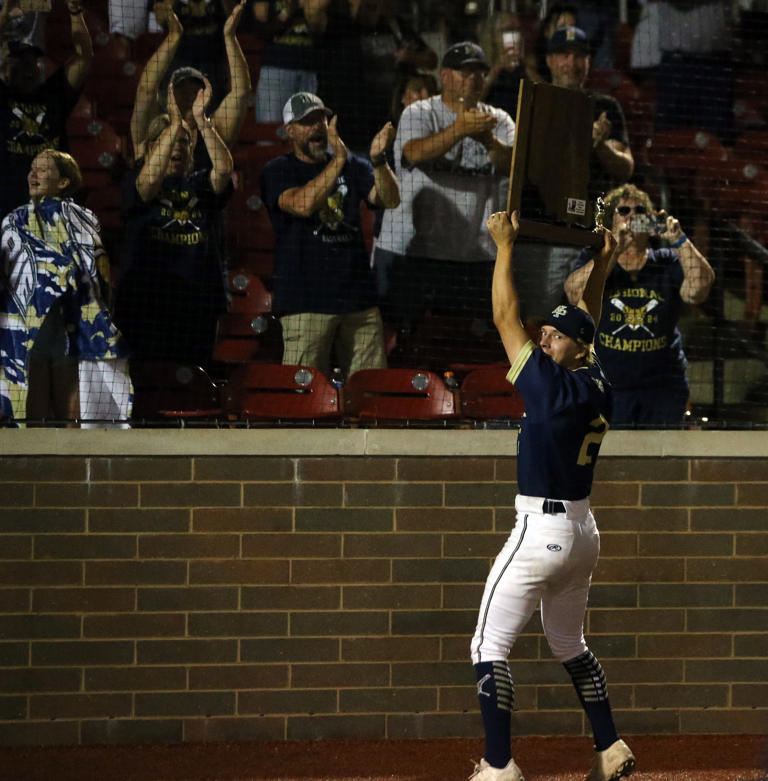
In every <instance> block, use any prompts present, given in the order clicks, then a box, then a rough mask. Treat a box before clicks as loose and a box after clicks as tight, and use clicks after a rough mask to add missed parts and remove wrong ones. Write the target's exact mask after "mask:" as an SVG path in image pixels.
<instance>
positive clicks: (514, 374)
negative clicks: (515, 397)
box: [507, 342, 536, 385]
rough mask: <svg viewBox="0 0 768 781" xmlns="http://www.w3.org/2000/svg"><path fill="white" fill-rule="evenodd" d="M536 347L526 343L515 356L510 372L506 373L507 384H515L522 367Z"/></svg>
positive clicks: (531, 343)
mask: <svg viewBox="0 0 768 781" xmlns="http://www.w3.org/2000/svg"><path fill="white" fill-rule="evenodd" d="M535 349H536V346H535V345H534V343H533V342H526V343H525V345H524V346H523V349H522V350H520V352H519V353H518V354H517V358H515V362H514V363H513V364H512V366H511V368H510V370H509V371H508V372H507V382H511V383H512V384H513V385H514V384H515V382H517V378H518V377H519V376H520V372H521V371H522V370H523V366H525V364H526V363H527V362H528V359H529V358H530V357H531V355H533V351H534V350H535Z"/></svg>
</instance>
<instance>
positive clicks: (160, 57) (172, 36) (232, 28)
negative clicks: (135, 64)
mask: <svg viewBox="0 0 768 781" xmlns="http://www.w3.org/2000/svg"><path fill="white" fill-rule="evenodd" d="M244 3H245V0H240V2H239V3H237V5H235V6H234V8H233V9H232V13H231V14H230V15H229V18H228V19H227V21H226V22H225V24H224V30H223V35H224V45H225V49H226V52H227V62H228V63H229V81H230V85H229V92H228V93H227V95H226V96H225V97H224V99H223V100H222V101H221V103H219V104H218V106H217V107H216V109H215V111H214V112H213V116H212V119H213V123H214V125H215V127H216V131H217V134H218V135H219V136H220V137H221V139H222V140H223V141H224V143H225V144H226V145H227V147H229V148H231V147H232V145H233V144H234V143H235V141H236V140H237V136H238V133H239V132H240V126H241V124H242V122H243V118H244V117H245V111H246V108H247V103H248V97H249V95H250V93H251V77H250V73H249V70H248V63H247V62H246V59H245V56H244V55H243V50H242V49H241V48H240V44H239V43H238V40H237V35H236V34H235V33H236V31H237V25H238V23H239V21H240V17H241V15H242V13H243V7H244ZM166 14H167V15H166V18H165V21H166V23H167V25H168V35H167V36H166V37H165V38H164V39H163V41H162V42H161V44H160V46H159V47H158V48H157V51H156V52H155V53H154V54H153V55H152V56H151V57H150V58H149V60H148V61H147V64H146V65H145V66H144V71H143V73H142V74H141V79H140V80H139V86H138V87H137V89H136V104H135V106H134V109H133V114H132V116H131V141H132V143H133V153H134V159H139V158H143V157H144V156H145V150H144V143H145V141H146V139H147V129H148V127H149V124H150V122H151V121H152V119H153V118H154V117H156V116H158V115H159V114H161V113H162V112H163V111H164V110H165V106H164V98H165V95H167V94H168V91H167V89H165V88H161V84H164V83H165V79H164V77H165V75H166V72H167V71H168V69H169V68H170V66H171V63H172V62H173V60H174V57H175V55H176V52H177V51H178V48H179V45H180V43H181V40H182V37H183V35H184V30H183V28H182V26H181V23H180V22H179V19H178V17H177V16H176V13H175V12H174V10H173V9H172V8H170V7H169V8H168V9H167V10H166ZM206 80H207V77H206V76H205V74H204V73H202V72H201V71H199V70H198V69H196V68H192V67H184V68H179V69H177V70H176V71H174V72H173V73H172V74H171V76H170V79H169V83H170V84H172V85H173V90H174V95H175V101H176V103H177V104H178V107H179V109H180V110H181V113H182V116H183V117H184V119H185V121H186V123H187V125H188V127H189V128H190V130H191V133H192V149H193V153H194V161H195V168H196V169H197V168H204V167H210V164H211V161H210V160H209V159H208V153H207V152H208V147H207V144H205V143H204V141H203V139H201V138H200V137H199V136H198V132H197V124H196V122H195V120H194V116H193V115H192V106H193V103H194V102H195V100H196V99H197V96H198V95H199V94H200V90H201V89H203V88H204V84H205V82H206ZM205 92H206V94H209V93H210V91H209V90H205ZM206 108H209V107H206Z"/></svg>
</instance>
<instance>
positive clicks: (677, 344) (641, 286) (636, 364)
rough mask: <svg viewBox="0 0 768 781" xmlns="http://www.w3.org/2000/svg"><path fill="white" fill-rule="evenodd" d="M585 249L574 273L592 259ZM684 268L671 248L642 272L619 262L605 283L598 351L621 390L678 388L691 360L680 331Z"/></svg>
mask: <svg viewBox="0 0 768 781" xmlns="http://www.w3.org/2000/svg"><path fill="white" fill-rule="evenodd" d="M592 255H593V253H592V252H591V251H590V250H585V251H582V253H581V254H580V255H579V257H578V258H577V259H576V260H575V261H574V263H573V265H572V267H571V270H572V271H575V270H576V269H577V268H580V267H581V266H583V265H584V264H585V263H587V261H589V260H590V259H591V258H592ZM683 278H684V275H683V268H682V266H681V265H680V259H679V258H678V255H677V253H676V252H675V251H674V250H672V249H666V248H664V249H657V250H649V252H648V260H647V261H646V263H645V265H644V266H643V267H642V268H641V269H638V270H637V271H626V270H625V269H623V268H622V267H621V266H620V265H619V264H618V263H617V264H616V265H615V266H614V267H613V269H612V270H611V273H610V274H609V275H608V279H607V280H606V281H605V293H604V294H603V310H602V314H601V316H600V322H599V323H598V324H597V335H596V337H595V350H596V351H597V357H598V358H599V359H600V363H601V365H602V366H603V368H604V369H605V374H606V376H607V377H608V379H609V381H610V383H611V385H612V386H613V387H614V388H616V389H617V390H618V389H630V388H649V387H658V386H659V385H667V384H670V383H672V382H677V383H678V384H679V383H680V382H682V381H684V379H685V368H686V365H687V361H686V359H685V354H684V353H683V346H682V338H681V336H680V331H679V330H678V328H677V323H678V321H679V319H680V310H681V307H682V303H683V302H682V299H681V298H680V286H681V285H682V284H683Z"/></svg>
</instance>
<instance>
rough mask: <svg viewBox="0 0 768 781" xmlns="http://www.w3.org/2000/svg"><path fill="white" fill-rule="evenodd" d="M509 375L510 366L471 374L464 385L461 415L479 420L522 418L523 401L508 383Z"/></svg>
mask: <svg viewBox="0 0 768 781" xmlns="http://www.w3.org/2000/svg"><path fill="white" fill-rule="evenodd" d="M508 371H509V364H506V363H502V364H494V365H492V366H479V367H478V368H476V369H473V370H472V371H470V372H469V373H468V374H467V376H466V377H465V378H464V380H463V381H462V383H461V390H460V397H461V414H462V415H463V416H465V417H468V418H475V419H494V418H513V419H515V420H517V419H519V418H521V417H522V415H523V412H524V411H525V408H524V406H523V400H522V398H521V397H520V394H519V393H518V392H517V389H516V388H515V386H514V385H512V384H510V383H509V382H507V372H508Z"/></svg>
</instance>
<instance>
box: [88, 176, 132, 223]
mask: <svg viewBox="0 0 768 781" xmlns="http://www.w3.org/2000/svg"><path fill="white" fill-rule="evenodd" d="M85 205H86V206H87V207H88V208H89V209H90V210H91V211H92V212H93V213H94V214H95V215H96V216H97V217H98V218H99V222H100V223H101V227H102V229H104V230H106V231H113V232H114V231H121V232H122V228H123V219H122V216H121V214H120V207H121V205H122V192H121V190H120V187H119V186H118V185H116V184H110V185H109V186H107V187H100V188H99V189H98V190H91V191H90V192H89V193H88V196H87V197H86V199H85Z"/></svg>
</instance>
